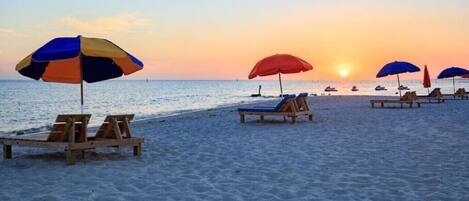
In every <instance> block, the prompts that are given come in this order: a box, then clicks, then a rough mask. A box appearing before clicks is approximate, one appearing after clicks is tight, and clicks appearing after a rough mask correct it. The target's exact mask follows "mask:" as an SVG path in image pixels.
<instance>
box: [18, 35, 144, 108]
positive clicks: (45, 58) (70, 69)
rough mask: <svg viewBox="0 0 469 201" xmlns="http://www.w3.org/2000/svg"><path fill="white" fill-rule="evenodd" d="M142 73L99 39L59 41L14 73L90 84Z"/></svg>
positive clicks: (123, 53)
mask: <svg viewBox="0 0 469 201" xmlns="http://www.w3.org/2000/svg"><path fill="white" fill-rule="evenodd" d="M141 69H143V63H142V62H141V61H140V60H138V59H137V58H135V57H134V56H132V55H131V54H129V53H128V52H126V51H124V50H123V49H121V48H120V47H119V46H117V45H115V44H114V43H112V42H111V41H108V40H106V39H100V38H87V37H82V36H77V37H60V38H55V39H53V40H51V41H49V42H48V43H46V44H45V45H44V46H42V47H41V48H39V49H38V50H36V51H35V52H33V53H32V54H30V55H28V56H27V57H26V58H24V59H23V60H21V61H20V62H19V63H18V64H17V65H16V70H17V71H18V72H19V73H20V74H22V75H24V76H26V77H30V78H32V79H35V80H39V79H42V80H43V81H45V82H60V83H73V84H77V83H80V85H81V105H82V106H83V81H86V82H89V83H92V82H98V81H102V80H107V79H112V78H116V77H120V76H122V75H128V74H131V73H134V72H136V71H138V70H141Z"/></svg>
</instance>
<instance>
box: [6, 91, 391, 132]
mask: <svg viewBox="0 0 469 201" xmlns="http://www.w3.org/2000/svg"><path fill="white" fill-rule="evenodd" d="M317 97H369V98H372V97H384V98H386V97H387V98H396V96H387V95H374V96H372V95H333V94H331V95H322V94H321V95H315V96H310V97H309V98H317ZM263 98H265V99H266V100H254V101H250V102H245V101H242V102H238V103H229V104H224V105H219V106H215V107H210V108H204V109H194V110H180V111H173V112H162V113H157V114H152V115H145V116H143V117H141V118H140V117H136V118H135V119H134V120H133V121H132V122H135V123H137V122H141V121H151V120H157V119H160V118H166V117H172V116H179V115H184V114H191V113H195V112H204V111H211V110H216V109H223V108H230V107H240V106H244V105H251V104H258V103H262V104H276V102H275V101H277V100H279V97H274V96H265V97H263ZM268 99H270V100H268ZM85 113H86V112H85ZM168 113H173V114H168ZM92 118H93V117H92ZM52 123H53V122H51V123H50V124H48V125H46V126H42V127H35V128H27V129H23V130H13V131H7V132H0V135H4V136H18V135H20V136H27V135H37V134H47V133H48V132H49V130H48V129H50V128H51V126H52ZM99 126H100V125H92V126H89V127H88V129H90V131H92V132H94V131H96V129H98V127H99ZM28 131H32V132H28ZM18 133H22V134H18Z"/></svg>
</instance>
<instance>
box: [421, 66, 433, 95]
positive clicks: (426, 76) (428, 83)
mask: <svg viewBox="0 0 469 201" xmlns="http://www.w3.org/2000/svg"><path fill="white" fill-rule="evenodd" d="M430 87H432V83H431V81H430V74H429V73H428V69H427V65H425V70H424V71H423V88H427V89H428V88H430ZM428 91H430V89H428Z"/></svg>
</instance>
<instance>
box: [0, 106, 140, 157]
mask: <svg viewBox="0 0 469 201" xmlns="http://www.w3.org/2000/svg"><path fill="white" fill-rule="evenodd" d="M90 117H91V115H90V114H72V115H65V114H62V115H58V116H57V119H56V121H55V123H54V125H53V127H52V130H51V132H50V133H49V134H44V135H31V136H13V137H1V138H0V143H2V144H3V157H4V159H11V158H12V146H13V145H15V146H27V147H43V148H61V149H64V151H65V156H66V163H67V164H74V163H75V155H76V154H77V153H81V155H82V157H84V151H85V150H87V149H95V148H98V147H115V146H133V147H134V155H136V156H140V155H141V144H142V143H143V139H141V138H133V137H132V138H131V137H130V130H126V128H128V123H127V127H125V126H124V125H122V126H121V125H119V123H120V124H123V123H122V121H120V120H118V119H117V118H110V119H111V121H110V122H112V123H111V125H113V126H111V130H112V131H106V132H104V133H122V131H121V129H124V130H125V132H126V133H129V134H128V136H129V137H123V138H122V139H119V138H114V137H112V138H108V137H103V138H101V137H99V138H96V137H90V136H88V135H87V125H88V122H89V119H90ZM132 117H133V115H132ZM106 119H108V118H106ZM127 119H129V121H130V120H131V118H127ZM116 122H117V124H118V126H117V127H116V126H115V123H116ZM103 124H106V125H107V124H109V123H107V122H105V123H103ZM106 128H107V127H106ZM114 136H116V135H114ZM121 136H122V135H121Z"/></svg>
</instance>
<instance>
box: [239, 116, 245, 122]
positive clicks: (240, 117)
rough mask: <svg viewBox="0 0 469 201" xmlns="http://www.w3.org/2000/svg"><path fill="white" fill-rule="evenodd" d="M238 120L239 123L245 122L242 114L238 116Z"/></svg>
mask: <svg viewBox="0 0 469 201" xmlns="http://www.w3.org/2000/svg"><path fill="white" fill-rule="evenodd" d="M239 120H240V122H241V123H244V122H245V121H246V119H245V117H244V114H240V115H239Z"/></svg>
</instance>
